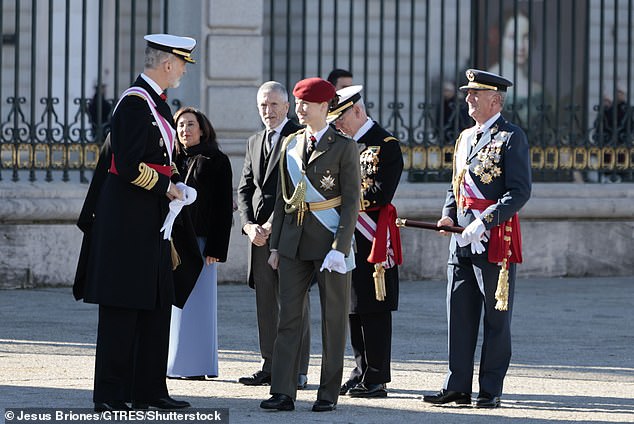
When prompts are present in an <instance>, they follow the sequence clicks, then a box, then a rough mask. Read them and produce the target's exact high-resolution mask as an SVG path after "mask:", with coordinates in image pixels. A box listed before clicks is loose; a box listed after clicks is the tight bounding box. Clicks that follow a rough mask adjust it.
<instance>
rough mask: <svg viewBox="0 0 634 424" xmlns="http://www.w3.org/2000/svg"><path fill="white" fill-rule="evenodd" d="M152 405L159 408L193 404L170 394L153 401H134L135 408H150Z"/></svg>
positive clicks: (186, 406) (178, 407)
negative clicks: (173, 397)
mask: <svg viewBox="0 0 634 424" xmlns="http://www.w3.org/2000/svg"><path fill="white" fill-rule="evenodd" d="M150 406H151V407H153V408H157V409H183V408H189V407H190V406H191V404H190V403H189V402H186V401H184V400H176V399H172V398H171V397H169V396H167V397H164V398H160V399H156V400H151V401H134V402H132V408H134V409H150Z"/></svg>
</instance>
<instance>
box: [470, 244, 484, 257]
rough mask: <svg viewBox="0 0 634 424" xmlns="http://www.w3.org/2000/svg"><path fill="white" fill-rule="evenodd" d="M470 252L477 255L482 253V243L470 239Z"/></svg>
mask: <svg viewBox="0 0 634 424" xmlns="http://www.w3.org/2000/svg"><path fill="white" fill-rule="evenodd" d="M471 253H473V254H474V255H479V254H481V253H484V245H483V244H482V242H481V241H472V242H471Z"/></svg>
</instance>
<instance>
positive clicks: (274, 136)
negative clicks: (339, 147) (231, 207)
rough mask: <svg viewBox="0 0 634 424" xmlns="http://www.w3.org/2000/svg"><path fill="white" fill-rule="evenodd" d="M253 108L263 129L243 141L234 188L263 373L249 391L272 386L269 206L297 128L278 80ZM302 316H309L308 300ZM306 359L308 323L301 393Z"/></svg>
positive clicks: (275, 316)
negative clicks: (287, 142) (281, 163)
mask: <svg viewBox="0 0 634 424" xmlns="http://www.w3.org/2000/svg"><path fill="white" fill-rule="evenodd" d="M256 99H257V104H258V112H259V114H260V119H262V123H263V124H264V127H265V128H264V130H262V131H258V132H257V133H255V134H254V135H252V136H251V137H249V140H248V141H247V148H246V154H245V157H244V166H243V168H242V176H241V178H240V184H239V186H238V210H239V211H240V220H241V222H242V232H243V233H244V234H246V235H247V236H248V237H249V241H250V245H249V250H248V273H247V282H248V284H249V287H251V288H252V289H255V304H256V312H257V320H258V336H259V340H260V353H261V355H262V369H261V370H258V371H256V372H255V373H254V374H253V375H249V376H244V377H240V379H239V380H238V381H239V382H240V383H242V384H245V385H247V386H262V385H267V384H270V383H271V364H272V362H273V344H274V343H275V338H276V337H277V324H278V320H279V309H280V306H279V297H278V291H279V287H278V275H277V270H274V269H273V268H271V266H270V265H269V264H268V259H269V255H270V253H271V252H270V251H269V235H270V234H271V223H272V222H273V206H274V205H275V195H276V193H277V179H278V173H279V166H278V163H279V158H280V146H281V145H282V143H283V141H284V138H285V137H286V136H288V135H290V134H293V133H295V132H297V131H299V130H300V129H302V127H301V126H299V125H297V124H296V123H294V122H293V121H291V120H289V119H288V117H287V115H288V108H289V103H288V93H287V91H286V87H284V86H283V85H282V84H280V83H279V82H276V81H268V82H265V83H264V84H262V85H261V86H260V88H259V89H258V93H257V97H256ZM304 314H305V315H306V316H307V317H308V316H310V310H309V303H308V300H307V301H306V305H305V310H304ZM309 356H310V319H306V320H305V323H304V327H303V329H302V351H301V354H300V367H299V375H298V381H297V385H298V388H300V389H303V388H305V387H306V384H307V382H308V378H307V374H308V361H309Z"/></svg>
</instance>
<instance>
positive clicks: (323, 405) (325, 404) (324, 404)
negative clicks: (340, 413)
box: [313, 399, 337, 412]
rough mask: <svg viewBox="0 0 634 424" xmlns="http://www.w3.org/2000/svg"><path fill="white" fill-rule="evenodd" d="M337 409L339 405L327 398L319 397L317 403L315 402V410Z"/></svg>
mask: <svg viewBox="0 0 634 424" xmlns="http://www.w3.org/2000/svg"><path fill="white" fill-rule="evenodd" d="M335 409H337V405H335V404H334V403H333V402H330V401H327V400H320V399H317V400H316V401H315V403H313V412H327V411H334V410H335Z"/></svg>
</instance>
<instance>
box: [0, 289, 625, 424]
mask: <svg viewBox="0 0 634 424" xmlns="http://www.w3.org/2000/svg"><path fill="white" fill-rule="evenodd" d="M311 295H312V296H311V304H312V310H313V312H314V314H313V317H312V329H313V337H312V352H313V355H312V357H311V367H310V370H309V386H308V389H307V390H304V391H301V392H299V395H298V401H297V403H296V410H295V411H294V412H269V411H263V410H261V409H260V408H259V407H258V405H259V402H260V401H261V400H262V399H265V398H268V396H269V394H268V387H245V386H242V385H240V384H238V383H237V382H236V380H237V379H238V377H240V376H242V375H246V374H250V373H252V372H254V371H255V370H256V369H257V368H258V366H259V355H258V353H257V332H256V327H255V312H254V308H255V300H254V296H253V293H252V292H251V290H250V289H248V288H247V287H246V285H244V286H243V285H221V286H220V287H219V290H218V297H219V301H218V303H219V311H218V318H219V325H220V329H219V332H220V333H219V343H220V349H221V350H220V376H219V377H218V378H216V379H213V380H211V381H206V382H199V381H177V380H169V381H168V385H169V388H170V392H171V395H173V396H174V397H176V398H179V399H180V398H182V399H187V400H189V401H190V402H191V403H192V405H193V406H194V407H196V408H229V410H230V422H231V423H234V424H237V423H256V422H257V423H260V424H264V423H297V422H307V423H312V422H324V423H331V422H333V423H335V422H336V423H387V422H406V423H418V422H420V423H443V424H444V423H487V424H488V423H519V422H521V423H551V422H558V423H568V422H584V423H608V422H634V353H633V350H634V308H633V307H632V299H634V277H620V278H587V279H522V280H519V281H518V284H517V290H516V305H515V312H514V316H513V351H514V353H513V359H512V363H511V368H510V370H509V373H508V376H507V379H506V382H505V392H504V396H503V400H502V401H503V403H502V407H500V408H498V409H495V410H480V409H475V408H472V407H433V406H429V405H427V404H424V403H423V402H422V401H421V396H422V395H423V394H425V393H431V392H434V391H436V390H438V389H439V388H440V386H441V385H442V382H443V376H444V372H445V368H446V320H445V311H444V307H445V300H444V297H445V284H444V282H440V281H415V282H403V283H402V288H401V303H400V310H399V311H398V312H397V313H395V314H394V342H393V368H392V382H391V383H390V384H389V390H390V394H389V397H388V398H387V399H375V400H367V399H352V398H348V397H341V398H340V401H339V405H338V409H337V411H335V412H331V413H320V414H318V413H313V412H311V411H310V407H311V405H312V402H313V401H314V400H315V396H316V389H317V382H318V380H319V363H320V350H321V348H320V346H321V344H320V340H319V335H320V330H319V306H318V305H319V303H318V293H317V291H315V292H313V293H311ZM96 312H97V310H96V307H95V306H94V305H86V304H83V303H78V302H75V301H74V300H73V299H72V295H71V292H70V288H44V289H31V290H5V291H0V409H1V408H6V407H57V408H83V407H91V406H92V403H91V399H92V392H91V390H92V375H93V366H94V348H95V345H94V342H95V334H96V318H97V313H96ZM477 361H478V359H477V358H476V363H477ZM351 368H352V359H351V355H350V351H349V350H348V352H347V356H346V366H345V373H346V374H347V373H348V372H349V371H350V369H351ZM477 390H478V387H477V381H476V382H474V392H475V393H477ZM3 419H4V418H3ZM13 422H15V421H13Z"/></svg>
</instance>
